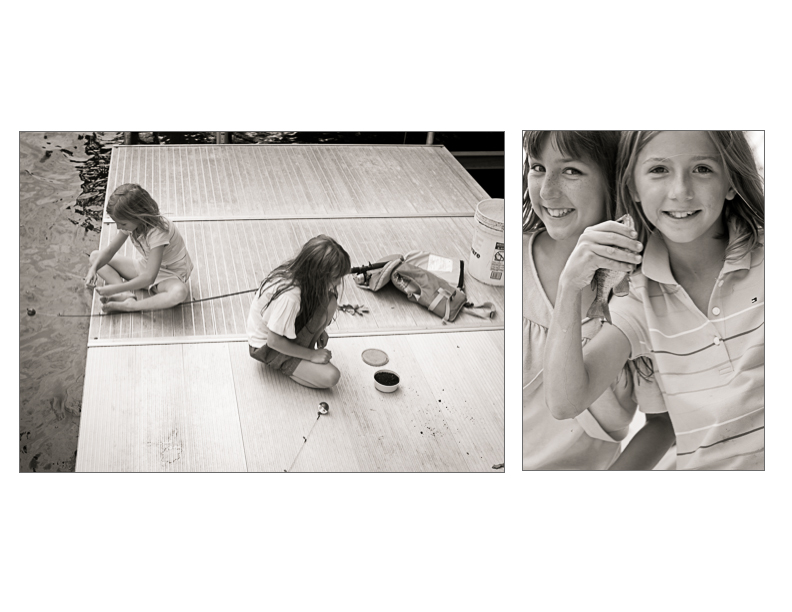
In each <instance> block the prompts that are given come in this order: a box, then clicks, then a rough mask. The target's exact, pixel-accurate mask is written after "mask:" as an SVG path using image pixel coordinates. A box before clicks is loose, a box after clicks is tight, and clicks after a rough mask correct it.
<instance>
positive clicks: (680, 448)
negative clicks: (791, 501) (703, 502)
mask: <svg viewBox="0 0 792 612" xmlns="http://www.w3.org/2000/svg"><path fill="white" fill-rule="evenodd" d="M617 176H618V179H617V181H618V206H619V208H620V209H623V210H624V211H626V212H628V213H629V214H630V215H631V216H632V217H633V219H634V220H635V223H636V229H637V232H636V231H632V230H631V229H630V228H628V227H626V226H625V225H622V224H621V223H616V222H614V221H605V222H603V223H599V224H598V225H595V226H593V227H590V228H589V229H588V230H587V231H586V232H585V233H584V234H583V235H582V236H581V237H580V240H579V241H578V243H577V246H576V247H575V249H574V251H573V252H572V254H571V255H570V256H569V259H568V261H567V264H566V267H565V268H564V271H563V272H562V274H561V277H560V278H559V281H558V297H557V301H556V307H555V310H554V312H553V320H552V324H551V326H550V334H549V336H548V344H547V351H546V353H545V396H546V400H547V403H548V405H549V406H550V409H551V410H552V411H553V414H554V415H555V416H556V417H557V418H560V419H568V418H572V417H574V416H575V415H577V414H579V413H580V412H581V411H582V410H584V409H585V408H586V407H587V406H588V405H589V403H590V402H591V400H592V398H596V397H598V396H599V395H600V394H601V393H602V391H603V390H604V389H606V388H607V386H608V385H609V384H610V381H611V380H612V379H613V377H614V376H615V375H616V374H617V373H618V372H619V371H620V370H621V369H622V368H623V367H624V364H625V363H626V362H627V360H628V359H636V358H638V357H641V356H649V357H651V358H652V360H653V362H654V363H655V372H654V375H655V377H656V378H657V382H658V384H659V386H660V388H661V389H662V392H663V398H664V400H665V409H664V410H663V411H661V412H660V413H659V414H658V415H657V418H655V419H653V420H652V421H647V424H646V425H645V426H644V428H643V429H642V430H641V431H639V432H638V433H637V434H636V436H635V437H634V438H633V440H632V441H631V442H630V444H629V446H628V447H627V449H625V451H624V453H623V454H622V457H621V458H620V459H624V460H625V461H623V462H622V465H621V467H629V468H631V469H640V468H651V467H652V465H653V463H654V461H655V460H656V459H657V457H658V456H662V454H663V453H664V452H665V451H666V450H667V449H668V448H669V446H670V445H671V444H672V443H673V442H674V440H676V447H677V451H676V457H677V464H676V467H677V469H683V470H700V469H709V470H712V469H728V470H747V469H759V470H761V469H764V245H763V241H764V193H763V191H764V190H763V185H762V179H761V176H760V175H759V173H758V171H757V168H756V162H755V161H754V158H753V154H752V152H751V149H750V147H749V145H748V142H747V140H746V137H745V135H744V134H743V133H742V132H703V131H702V132H626V133H625V134H623V135H622V139H621V142H620V146H619V159H618V162H617ZM641 254H643V255H641ZM636 264H640V269H639V271H638V272H635V273H633V274H632V276H631V278H630V293H629V295H628V296H625V297H621V298H616V299H614V300H613V301H612V302H611V307H610V311H611V317H612V320H613V325H605V326H604V327H603V328H602V330H601V331H600V333H599V334H598V335H597V337H596V338H594V340H592V341H591V342H590V343H589V344H588V345H586V346H585V347H583V348H581V345H580V342H579V338H580V317H579V314H580V302H581V299H582V295H585V292H586V290H587V288H588V286H589V284H590V283H591V279H592V277H593V275H594V274H595V272H596V271H597V269H600V268H604V269H608V270H617V271H629V272H632V270H633V268H634V266H635V265H636ZM627 459H629V461H627Z"/></svg>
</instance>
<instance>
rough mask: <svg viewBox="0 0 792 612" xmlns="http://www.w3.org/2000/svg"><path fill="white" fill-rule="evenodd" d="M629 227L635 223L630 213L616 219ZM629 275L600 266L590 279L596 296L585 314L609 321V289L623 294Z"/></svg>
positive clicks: (628, 288) (626, 292) (625, 292)
mask: <svg viewBox="0 0 792 612" xmlns="http://www.w3.org/2000/svg"><path fill="white" fill-rule="evenodd" d="M616 220H617V221H618V222H619V223H622V224H624V225H626V226H627V227H629V228H630V229H635V223H634V222H633V219H632V217H631V216H630V215H624V216H623V217H620V218H618V219H616ZM629 281H630V275H629V273H627V272H619V271H616V270H608V269H607V268H600V269H598V270H597V271H596V272H595V273H594V278H593V279H591V288H592V289H596V291H597V297H596V298H594V301H593V302H592V303H591V307H590V308H589V309H588V312H587V313H586V316H588V317H589V318H592V319H595V318H596V319H602V318H603V317H604V318H605V320H606V321H607V322H608V323H611V324H612V323H613V321H611V316H610V309H609V308H608V300H609V299H610V294H611V291H613V293H614V295H618V296H624V295H627V294H628V293H629V291H630V283H629Z"/></svg>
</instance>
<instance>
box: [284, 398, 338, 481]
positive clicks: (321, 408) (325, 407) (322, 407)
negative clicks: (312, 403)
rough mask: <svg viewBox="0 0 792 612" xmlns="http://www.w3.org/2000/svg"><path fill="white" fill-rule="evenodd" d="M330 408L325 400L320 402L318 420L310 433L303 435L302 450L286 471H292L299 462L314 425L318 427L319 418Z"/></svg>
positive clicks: (312, 428)
mask: <svg viewBox="0 0 792 612" xmlns="http://www.w3.org/2000/svg"><path fill="white" fill-rule="evenodd" d="M328 410H329V407H328V405H327V404H326V403H325V402H321V403H320V404H319V412H317V413H316V420H315V421H314V422H313V425H311V429H310V430H308V435H306V436H303V443H302V446H301V447H300V450H298V451H297V454H296V455H295V456H294V461H292V462H291V465H290V466H289V469H287V470H283V471H284V472H290V471H291V469H292V468H293V467H294V464H295V463H297V459H298V458H299V457H300V453H301V452H302V450H303V449H304V448H305V445H306V444H308V438H310V437H311V432H312V431H313V430H314V427H316V424H317V423H318V422H319V419H320V418H321V417H322V415H323V414H327V412H328Z"/></svg>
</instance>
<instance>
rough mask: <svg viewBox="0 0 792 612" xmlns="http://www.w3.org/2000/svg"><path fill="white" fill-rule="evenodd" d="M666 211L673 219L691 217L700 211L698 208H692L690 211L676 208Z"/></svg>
mask: <svg viewBox="0 0 792 612" xmlns="http://www.w3.org/2000/svg"><path fill="white" fill-rule="evenodd" d="M664 212H665V214H667V215H668V216H669V217H671V218H673V219H686V218H687V217H690V216H691V215H695V214H696V213H697V212H698V211H697V210H691V211H688V212H679V211H676V210H666V211H664Z"/></svg>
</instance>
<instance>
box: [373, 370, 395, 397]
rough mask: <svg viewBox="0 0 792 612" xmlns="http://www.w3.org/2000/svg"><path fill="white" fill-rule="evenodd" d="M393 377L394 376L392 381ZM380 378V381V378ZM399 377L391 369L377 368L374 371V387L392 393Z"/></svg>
mask: <svg viewBox="0 0 792 612" xmlns="http://www.w3.org/2000/svg"><path fill="white" fill-rule="evenodd" d="M393 377H396V380H395V382H394V380H393ZM378 379H382V382H380V380H378ZM400 382H401V377H400V376H399V375H398V374H397V373H396V372H394V371H393V370H377V371H376V372H374V387H375V388H376V389H377V391H382V392H383V393H393V392H394V391H396V389H398V388H399V383H400Z"/></svg>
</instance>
